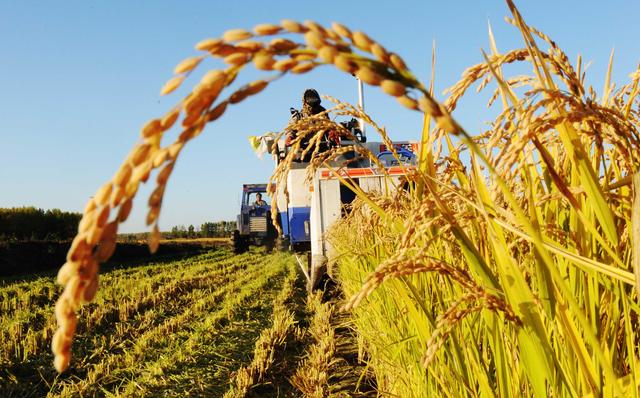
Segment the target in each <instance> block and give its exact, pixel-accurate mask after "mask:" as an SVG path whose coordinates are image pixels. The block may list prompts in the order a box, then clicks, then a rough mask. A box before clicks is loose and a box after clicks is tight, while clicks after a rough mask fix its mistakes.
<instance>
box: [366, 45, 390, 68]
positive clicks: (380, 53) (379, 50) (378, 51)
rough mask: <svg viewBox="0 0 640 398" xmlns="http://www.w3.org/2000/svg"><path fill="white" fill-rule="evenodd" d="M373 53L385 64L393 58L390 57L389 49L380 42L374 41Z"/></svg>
mask: <svg viewBox="0 0 640 398" xmlns="http://www.w3.org/2000/svg"><path fill="white" fill-rule="evenodd" d="M371 53H372V54H373V55H374V56H375V57H376V58H377V59H378V61H380V62H383V63H385V64H387V63H389V62H390V61H391V60H390V58H389V53H388V52H387V50H386V49H385V48H384V47H382V45H380V44H379V43H373V44H372V45H371Z"/></svg>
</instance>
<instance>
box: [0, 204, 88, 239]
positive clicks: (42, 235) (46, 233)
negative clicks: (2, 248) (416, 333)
mask: <svg viewBox="0 0 640 398" xmlns="http://www.w3.org/2000/svg"><path fill="white" fill-rule="evenodd" d="M81 217H82V214H80V213H70V212H65V211H62V210H60V209H53V210H47V211H45V210H42V209H37V208H35V207H14V208H0V236H4V238H5V239H15V240H47V239H48V240H61V239H71V238H73V237H74V236H75V234H76V232H77V229H78V223H79V222H80V219H81Z"/></svg>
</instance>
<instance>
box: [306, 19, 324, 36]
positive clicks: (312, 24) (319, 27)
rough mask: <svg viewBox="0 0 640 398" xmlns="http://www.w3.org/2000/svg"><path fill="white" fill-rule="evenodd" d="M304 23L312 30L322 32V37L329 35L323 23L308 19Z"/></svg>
mask: <svg viewBox="0 0 640 398" xmlns="http://www.w3.org/2000/svg"><path fill="white" fill-rule="evenodd" d="M303 25H304V26H306V27H307V28H309V30H310V31H312V32H316V33H318V34H320V35H321V36H322V37H326V36H327V31H326V29H325V28H324V27H323V26H322V25H320V24H319V23H317V22H315V21H311V20H306V21H304V23H303Z"/></svg>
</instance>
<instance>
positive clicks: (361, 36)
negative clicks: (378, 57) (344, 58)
mask: <svg viewBox="0 0 640 398" xmlns="http://www.w3.org/2000/svg"><path fill="white" fill-rule="evenodd" d="M351 39H352V40H353V44H355V45H356V47H358V48H359V49H361V50H362V51H366V52H371V46H372V45H373V44H374V41H373V40H371V38H370V37H369V36H367V34H366V33H364V32H353V37H352V38H351Z"/></svg>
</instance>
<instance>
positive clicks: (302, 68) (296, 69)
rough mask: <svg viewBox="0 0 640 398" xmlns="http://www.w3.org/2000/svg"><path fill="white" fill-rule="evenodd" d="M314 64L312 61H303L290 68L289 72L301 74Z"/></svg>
mask: <svg viewBox="0 0 640 398" xmlns="http://www.w3.org/2000/svg"><path fill="white" fill-rule="evenodd" d="M315 67H316V64H315V63H313V62H303V63H300V64H298V65H296V66H294V67H293V68H291V70H290V71H291V73H296V74H303V73H307V72H309V71H310V70H311V69H313V68H315Z"/></svg>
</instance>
